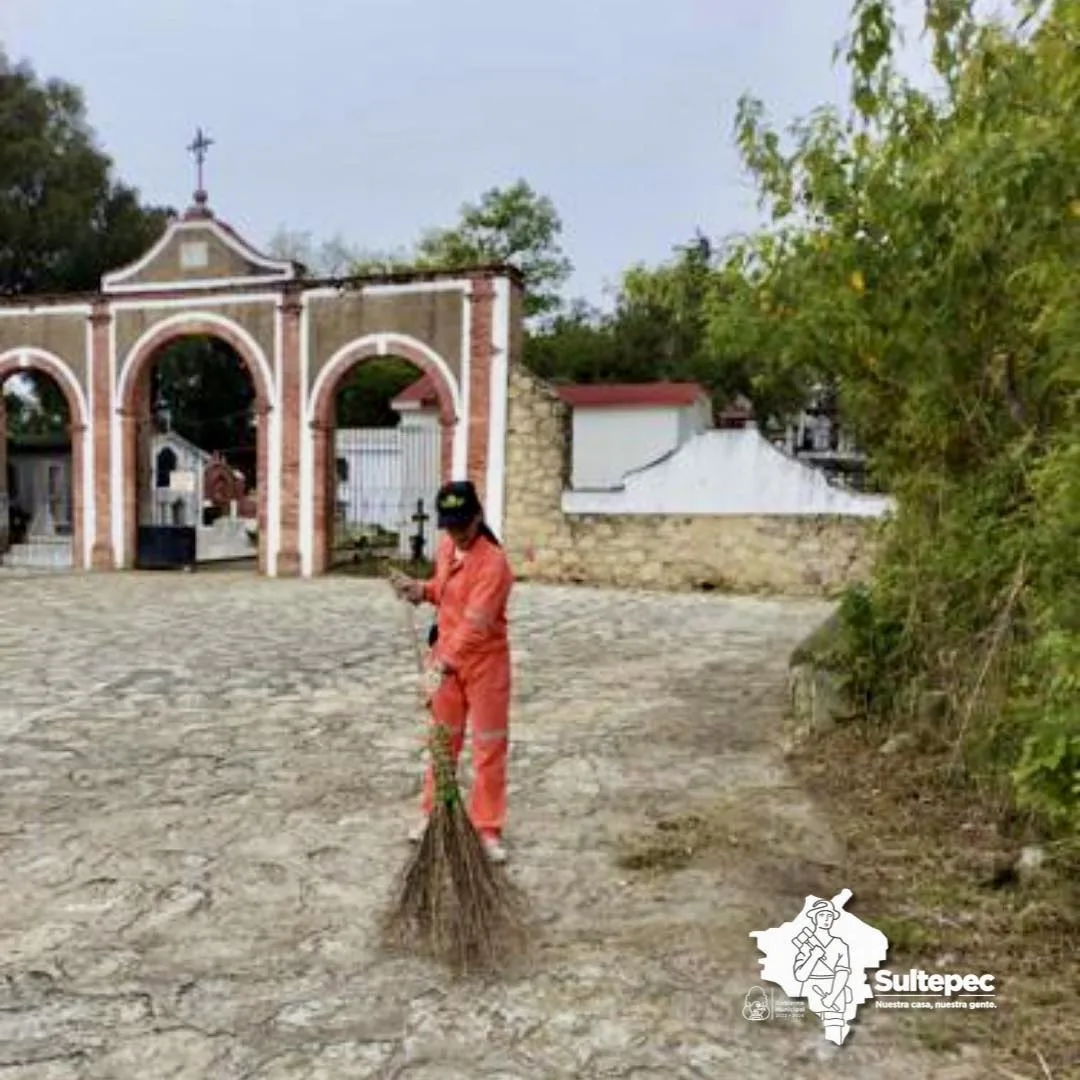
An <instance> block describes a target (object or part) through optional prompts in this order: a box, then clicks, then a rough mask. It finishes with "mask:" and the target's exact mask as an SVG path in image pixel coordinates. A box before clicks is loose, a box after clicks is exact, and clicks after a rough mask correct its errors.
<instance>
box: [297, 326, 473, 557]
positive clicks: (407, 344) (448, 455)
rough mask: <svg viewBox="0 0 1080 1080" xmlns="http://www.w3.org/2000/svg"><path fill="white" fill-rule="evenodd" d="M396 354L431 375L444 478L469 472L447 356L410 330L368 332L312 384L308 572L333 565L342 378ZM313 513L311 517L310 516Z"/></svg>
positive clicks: (306, 531) (455, 386) (459, 405)
mask: <svg viewBox="0 0 1080 1080" xmlns="http://www.w3.org/2000/svg"><path fill="white" fill-rule="evenodd" d="M391 356H396V357H400V358H401V359H403V360H407V361H408V362H409V363H411V364H413V365H414V366H415V367H417V368H418V369H419V370H420V371H422V372H423V373H424V374H425V375H427V376H429V377H430V379H431V381H432V384H433V386H434V388H435V393H436V397H437V399H438V404H439V424H440V427H441V429H442V440H441V441H442V453H441V460H442V473H443V476H442V479H443V480H444V481H446V480H448V479H450V478H451V477H452V476H456V475H464V469H465V442H464V438H463V437H464V435H465V431H464V426H463V425H462V424H461V422H460V421H461V417H462V416H463V415H464V408H463V403H462V394H461V388H460V386H459V385H458V382H457V380H456V379H455V378H454V374H453V372H452V371H451V369H450V367H449V365H448V364H447V363H446V361H445V360H444V359H443V358H442V357H441V356H439V354H438V353H437V352H435V351H434V349H432V348H430V347H429V346H427V345H425V344H424V343H423V342H421V341H418V340H417V339H416V338H413V337H409V336H407V335H405V334H394V333H381V334H369V335H366V336H365V337H361V338H357V339H355V340H354V341H351V342H349V343H348V344H347V345H345V346H343V347H342V348H340V349H339V350H338V351H337V352H336V353H334V355H333V356H331V358H330V359H329V361H327V363H326V365H325V367H323V368H322V370H321V371H320V372H319V374H318V377H317V378H316V379H315V383H314V385H313V386H312V388H311V395H310V400H309V404H308V409H307V416H306V420H307V428H308V430H307V432H306V433H305V434H306V438H307V440H310V441H309V444H308V445H309V447H310V449H309V452H308V455H307V456H308V459H309V460H308V467H307V468H305V469H304V470H303V472H304V475H305V477H307V483H306V484H305V489H306V490H305V492H304V497H303V501H302V506H303V509H304V512H305V518H306V519H307V520H308V521H309V522H310V528H305V529H304V530H303V533H304V534H306V535H308V536H311V537H312V544H313V548H312V550H311V551H304V552H303V553H302V559H303V563H304V566H303V571H304V573H311V572H312V571H314V573H316V574H322V573H325V572H326V571H327V569H328V568H329V565H330V516H331V510H332V508H333V506H334V502H335V488H336V473H335V454H334V447H333V439H334V431H335V422H334V402H335V399H336V396H337V391H338V389H339V388H340V386H341V384H342V382H343V381H344V379H345V378H346V377H347V375H348V374H349V372H350V371H352V370H353V369H354V368H355V367H356V366H357V365H358V364H362V363H364V362H365V361H369V360H374V359H379V358H385V357H391ZM308 515H310V517H308Z"/></svg>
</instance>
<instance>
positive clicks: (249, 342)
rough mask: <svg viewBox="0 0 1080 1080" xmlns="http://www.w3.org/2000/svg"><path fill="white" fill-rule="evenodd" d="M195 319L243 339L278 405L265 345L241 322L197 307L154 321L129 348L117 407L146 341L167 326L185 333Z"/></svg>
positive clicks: (272, 404)
mask: <svg viewBox="0 0 1080 1080" xmlns="http://www.w3.org/2000/svg"><path fill="white" fill-rule="evenodd" d="M193 323H202V324H205V325H207V326H217V327H220V328H221V329H222V330H228V331H229V332H230V333H232V334H235V335H236V336H237V338H239V339H240V341H242V342H243V345H244V348H245V349H246V350H247V353H248V356H249V357H251V358H252V359H253V360H254V361H255V363H256V364H257V365H258V368H259V375H260V376H261V378H262V380H263V388H264V389H265V391H266V400H267V403H268V404H269V406H270V408H272V409H273V408H276V407H277V393H276V386H277V384H276V382H275V380H274V374H273V372H272V371H271V369H270V362H269V360H267V358H266V353H265V352H264V351H263V348H262V346H261V345H260V344H259V343H258V342H257V341H256V340H255V339H254V338H253V337H252V336H251V334H249V333H248V331H247V330H245V329H244V328H243V327H242V326H241V325H240V324H239V323H236V322H234V321H233V320H232V319H229V318H226V317H225V316H224V315H215V314H214V313H213V312H210V311H200V310H198V309H192V310H191V311H183V312H180V313H179V314H177V315H170V316H169V317H168V318H167V319H162V320H160V321H159V322H156V323H154V325H153V326H151V327H149V328H148V329H147V330H145V331H144V332H143V333H142V334H141V335H140V337H139V339H138V340H137V341H136V342H135V344H134V345H132V346H131V348H130V349H128V353H127V356H125V357H124V363H123V365H122V367H121V368H120V378H119V379H118V380H117V383H116V403H117V407H120V405H121V403H122V402H123V401H124V400H125V395H126V392H127V386H128V383H129V382H130V381H131V372H132V369H133V367H134V365H135V362H136V360H138V358H139V355H140V354H141V353H142V352H143V350H144V349H145V348H146V346H147V344H148V343H149V342H151V341H153V339H154V338H155V337H159V336H160V335H161V334H162V332H163V331H166V330H174V331H176V332H177V334H178V336H182V335H183V333H184V330H183V328H184V327H185V326H188V325H191V324H193ZM192 332H193V333H196V334H201V333H202V329H201V328H198V329H195V330H193V331H192Z"/></svg>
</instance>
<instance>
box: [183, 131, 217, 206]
mask: <svg viewBox="0 0 1080 1080" xmlns="http://www.w3.org/2000/svg"><path fill="white" fill-rule="evenodd" d="M213 145H214V140H213V139H208V138H207V137H206V135H205V134H204V133H203V129H202V128H198V129H197V130H196V132H195V141H194V142H193V143H192V144H191V145H190V146H189V147H188V153H189V154H191V155H193V156H194V158H195V168H196V178H197V180H198V185H197V187H196V189H195V197H196V199H200V198H201V200H205V198H206V190H205V189H204V188H203V165H204V164H205V162H206V152H207V150H209V149H210V147H211V146H213Z"/></svg>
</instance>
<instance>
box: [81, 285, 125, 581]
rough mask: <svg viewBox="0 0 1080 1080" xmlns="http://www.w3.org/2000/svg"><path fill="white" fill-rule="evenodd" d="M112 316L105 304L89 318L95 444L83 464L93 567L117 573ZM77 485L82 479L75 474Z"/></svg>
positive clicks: (97, 307)
mask: <svg viewBox="0 0 1080 1080" xmlns="http://www.w3.org/2000/svg"><path fill="white" fill-rule="evenodd" d="M111 324H112V314H111V313H110V312H109V309H108V308H107V307H106V306H105V305H104V304H99V305H98V306H96V307H95V309H94V311H93V313H92V314H91V315H90V334H91V338H90V348H91V350H92V353H93V357H94V375H93V379H94V445H93V449H92V452H91V454H90V460H89V461H86V462H84V465H85V467H86V468H87V469H89V470H90V476H91V483H92V485H93V487H92V490H93V492H94V506H95V508H96V517H95V525H94V540H93V547H92V548H91V552H90V565H91V567H92V568H93V569H94V570H114V569H115V568H116V553H115V551H114V550H113V539H112V521H113V505H112V435H113V431H112V416H113V399H112V389H113V388H112V382H111V378H110V374H111V372H110V362H109V361H110V352H111V349H112V342H111V336H110V334H109V327H110V326H111ZM75 482H76V483H77V484H78V483H79V482H80V479H79V477H78V474H77V473H76V480H75Z"/></svg>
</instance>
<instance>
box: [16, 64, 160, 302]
mask: <svg viewBox="0 0 1080 1080" xmlns="http://www.w3.org/2000/svg"><path fill="white" fill-rule="evenodd" d="M165 216H166V212H165V211H164V210H162V209H144V208H143V207H142V206H140V205H139V202H138V197H137V194H136V192H135V191H133V190H132V189H131V188H129V187H126V186H124V185H123V184H121V183H119V182H118V181H117V180H115V179H114V178H113V176H112V162H111V161H110V159H109V158H108V157H107V156H106V155H105V154H103V153H102V152H101V151H100V150H99V149H98V148H97V147H96V145H95V143H94V137H93V134H92V132H91V130H90V128H89V126H88V124H87V121H86V115H85V109H84V105H83V99H82V94H81V93H80V92H79V90H78V89H77V88H75V87H74V86H71V85H69V84H68V83H64V82H61V81H59V80H50V81H48V82H44V83H43V82H41V81H40V80H39V79H38V78H37V76H36V75H35V74H34V72H33V70H32V69H31V68H30V67H29V66H28V65H26V64H20V65H17V66H16V65H12V64H11V63H10V62H9V61H8V59H7V58H6V57H5V56H4V55H3V53H2V52H0V296H21V295H27V294H37V293H62V292H80V291H91V290H96V289H97V288H98V285H99V283H100V279H101V276H102V274H104V273H105V272H106V271H108V270H111V269H115V268H116V267H117V266H121V265H123V264H124V263H127V262H130V261H131V260H132V259H134V258H136V257H137V256H139V255H141V254H142V253H143V252H144V251H145V250H146V249H147V248H148V247H149V246H150V244H151V243H152V242H153V241H154V240H155V239H156V238H157V237H158V235H159V234H160V232H161V230H162V229H163V228H164V225H165Z"/></svg>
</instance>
